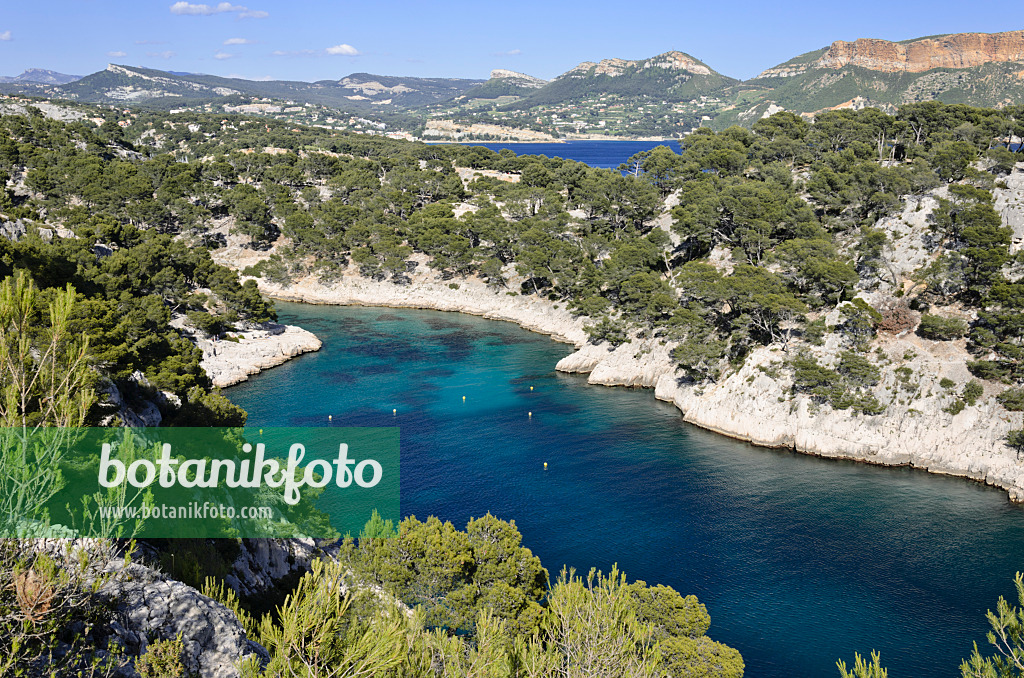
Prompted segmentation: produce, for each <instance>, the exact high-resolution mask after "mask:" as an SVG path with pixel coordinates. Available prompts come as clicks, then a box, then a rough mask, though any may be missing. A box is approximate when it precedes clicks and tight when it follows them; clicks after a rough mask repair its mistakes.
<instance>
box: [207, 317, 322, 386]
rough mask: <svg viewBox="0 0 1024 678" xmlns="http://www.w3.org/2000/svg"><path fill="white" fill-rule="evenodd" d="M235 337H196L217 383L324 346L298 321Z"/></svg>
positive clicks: (232, 380) (232, 381)
mask: <svg viewBox="0 0 1024 678" xmlns="http://www.w3.org/2000/svg"><path fill="white" fill-rule="evenodd" d="M233 336H234V338H235V339H236V340H235V339H233V340H228V339H220V340H217V341H214V340H212V339H208V338H206V337H195V338H194V341H195V342H196V345H197V346H198V347H199V348H200V349H201V350H202V352H203V360H202V363H201V364H202V366H203V369H204V370H206V373H207V374H208V375H210V379H211V380H212V381H213V385H214V386H218V387H224V386H231V385H232V384H237V383H239V382H241V381H245V380H246V379H248V378H249V375H250V374H256V373H258V372H260V371H261V370H265V369H267V368H268V367H275V366H277V365H280V364H281V363H283V362H286V361H287V360H289V359H291V358H294V357H295V356H297V355H301V354H303V353H308V352H310V351H318V350H320V346H321V342H320V340H319V339H318V338H317V337H316V335H315V334H313V333H312V332H310V331H308V330H304V329H302V328H301V327H295V326H294V325H276V326H271V327H270V328H269V329H261V330H251V331H248V332H237V333H233Z"/></svg>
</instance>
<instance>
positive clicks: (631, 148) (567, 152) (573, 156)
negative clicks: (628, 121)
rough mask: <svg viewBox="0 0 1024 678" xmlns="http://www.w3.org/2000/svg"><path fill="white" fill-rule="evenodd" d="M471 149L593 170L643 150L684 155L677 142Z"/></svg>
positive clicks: (508, 145) (571, 143)
mask: <svg viewBox="0 0 1024 678" xmlns="http://www.w3.org/2000/svg"><path fill="white" fill-rule="evenodd" d="M468 145H470V146H484V147H486V148H489V149H491V150H492V151H500V150H501V149H503V148H508V149H511V150H513V151H515V153H516V155H546V156H547V157H549V158H565V159H567V160H576V161H578V162H582V163H586V164H588V165H590V166H591V167H604V168H606V169H614V168H616V167H618V166H619V165H620V164H622V163H624V162H626V160H628V159H629V158H630V156H632V155H634V154H635V153H639V152H640V151H649V150H651V149H652V148H654V147H656V146H668V147H669V148H671V149H672V150H673V151H674V152H676V153H679V152H681V150H682V149H681V148H680V147H679V142H678V141H604V140H598V141H590V140H586V141H583V140H579V141H566V142H564V143H561V144H557V143H556V144H552V143H479V144H468Z"/></svg>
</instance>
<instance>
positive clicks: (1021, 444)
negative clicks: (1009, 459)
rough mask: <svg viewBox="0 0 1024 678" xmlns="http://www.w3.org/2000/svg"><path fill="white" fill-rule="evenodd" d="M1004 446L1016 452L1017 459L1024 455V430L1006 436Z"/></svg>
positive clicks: (1011, 432)
mask: <svg viewBox="0 0 1024 678" xmlns="http://www.w3.org/2000/svg"><path fill="white" fill-rule="evenodd" d="M1006 444H1007V445H1009V446H1010V447H1012V448H1013V449H1014V450H1015V451H1016V452H1017V459H1020V457H1021V455H1022V454H1024V429H1017V430H1016V431H1010V432H1009V433H1007V434H1006Z"/></svg>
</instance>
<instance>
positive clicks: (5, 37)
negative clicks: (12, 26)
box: [0, 31, 11, 42]
mask: <svg viewBox="0 0 1024 678" xmlns="http://www.w3.org/2000/svg"><path fill="white" fill-rule="evenodd" d="M10 40H11V32H10V31H4V32H3V33H0V41H2V42H8V41H10Z"/></svg>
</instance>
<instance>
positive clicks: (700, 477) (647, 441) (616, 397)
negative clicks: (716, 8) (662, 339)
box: [226, 302, 1024, 678]
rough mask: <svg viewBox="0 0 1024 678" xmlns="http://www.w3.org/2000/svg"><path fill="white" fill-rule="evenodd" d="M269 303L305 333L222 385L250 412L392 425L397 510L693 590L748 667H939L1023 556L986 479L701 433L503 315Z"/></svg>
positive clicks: (924, 670) (258, 422)
mask: <svg viewBox="0 0 1024 678" xmlns="http://www.w3.org/2000/svg"><path fill="white" fill-rule="evenodd" d="M278 309H279V313H280V316H281V318H282V320H283V321H285V322H288V323H291V324H297V325H300V326H302V327H305V328H307V329H310V330H311V331H313V332H315V333H316V334H317V335H318V336H319V337H320V338H321V339H322V340H323V342H324V344H323V348H322V349H321V350H320V351H319V352H318V353H312V354H307V355H304V356H300V357H298V358H296V359H294V360H292V361H290V362H288V363H285V364H284V365H282V366H280V367H275V368H274V369H272V370H269V371H267V372H264V373H262V374H259V375H256V376H254V377H252V378H251V379H250V381H249V382H246V383H243V384H240V385H238V386H235V387H232V388H230V389H228V390H227V391H226V394H227V395H228V397H229V398H230V399H231V400H232V401H234V402H236V403H238V404H239V405H241V406H242V407H244V408H245V409H246V410H248V411H249V415H250V419H249V423H250V424H251V425H254V426H326V425H328V415H331V416H332V421H331V422H330V423H331V424H332V425H335V426H388V425H397V426H399V427H400V431H401V440H402V478H401V485H402V513H403V515H416V516H418V517H420V518H421V519H422V518H425V517H426V516H428V515H437V516H439V517H441V518H443V519H445V520H450V521H452V522H453V523H454V524H455V525H456V526H458V527H460V528H461V527H464V526H465V523H466V522H467V521H468V520H469V519H470V518H471V517H477V516H481V515H483V514H484V513H486V512H488V511H489V512H491V513H492V514H494V515H496V516H498V517H500V518H503V519H506V520H515V522H516V525H517V526H518V527H519V529H520V531H521V532H522V534H523V542H524V544H525V545H526V546H527V547H529V548H530V549H532V550H533V551H534V553H536V554H537V555H538V556H539V557H540V558H541V561H542V562H543V564H544V565H545V566H546V567H547V568H548V569H549V571H550V572H551V576H552V578H554V577H556V576H557V573H558V571H559V570H560V569H561V568H562V567H563V566H569V567H575V568H576V569H577V570H578V571H580V572H583V573H585V572H587V571H588V570H589V569H590V568H592V567H597V568H600V569H602V570H604V571H607V570H608V569H609V568H610V567H611V566H612V565H613V564H614V563H618V565H619V567H620V568H621V569H622V570H624V571H625V572H626V574H627V575H628V576H629V578H630V579H631V580H632V579H643V580H645V581H647V582H648V583H651V584H665V585H669V586H672V587H674V588H676V589H677V590H679V591H680V592H682V593H684V594H690V593H692V594H695V595H697V596H698V597H699V598H700V600H701V602H703V603H704V604H705V605H707V607H708V610H709V612H710V614H711V620H712V624H711V629H710V631H709V635H710V636H711V637H712V638H714V639H715V640H719V641H722V642H725V643H727V644H729V645H732V646H734V647H736V648H738V649H739V650H740V652H742V654H743V657H744V660H745V661H746V664H747V671H746V675H747V676H750V677H752V678H783V677H786V678H793V677H807V678H818V677H820V676H838V671H837V670H836V668H835V661H836V660H837V659H839V658H843V659H845V660H846V661H847V663H852V660H853V653H854V652H860V653H862V654H867V653H868V652H870V651H871V650H872V649H877V650H879V651H880V652H881V655H882V660H883V664H885V665H886V666H888V668H889V671H890V674H889V675H891V676H893V677H894V678H899V677H901V676H902V677H918V676H931V677H938V678H943V677H945V678H953V677H954V676H957V675H959V671H958V668H957V667H958V665H959V662H960V660H961V659H962V658H964V657H966V656H968V655H969V654H970V652H971V648H972V643H973V642H974V641H978V642H979V644H980V645H982V646H984V645H985V644H986V643H985V640H984V634H985V631H986V629H987V625H986V622H985V618H984V613H985V610H986V609H989V608H994V607H995V602H996V599H997V598H998V596H999V595H1005V596H1007V597H1010V596H1011V595H1012V594H1013V585H1012V579H1013V575H1014V573H1015V572H1016V571H1017V570H1018V569H1022V566H1024V511H1022V510H1021V509H1020V508H1019V507H1018V506H1015V505H1013V504H1011V503H1010V502H1009V501H1008V500H1007V497H1006V494H1005V493H1004V492H1002V491H998V490H995V489H993V488H989V487H985V486H983V485H980V484H978V483H973V482H970V481H967V480H963V479H958V478H948V477H943V476H936V475H931V474H928V473H925V472H922V471H917V470H911V469H905V468H895V469H893V468H883V467H874V466H868V465H864V464H857V463H854V462H844V461H834V460H825V459H818V458H815V457H810V456H806V455H799V454H794V453H792V452H787V451H780V450H769V449H764V448H756V447H753V446H750V445H747V444H744V443H741V442H738V441H734V440H730V439H728V438H725V437H722V436H719V435H716V434H712V433H709V432H707V431H703V430H701V429H698V428H696V427H693V426H691V425H688V424H686V423H685V422H683V421H682V420H681V417H680V413H679V411H678V410H676V409H675V408H674V407H672V406H670V405H668V404H666V403H661V402H658V401H656V400H655V399H654V398H653V395H652V393H651V392H650V391H642V390H627V389H616V388H605V387H601V386H590V385H588V384H587V383H586V380H585V378H583V377H580V376H574V375H564V374H560V373H557V372H555V371H554V365H555V363H556V362H557V360H558V359H560V358H561V357H563V356H565V355H566V354H567V353H568V352H569V350H570V348H569V347H568V346H565V345H563V344H557V343H555V342H553V341H551V340H550V339H548V338H547V337H544V336H541V335H537V334H533V333H530V332H527V331H525V330H522V329H520V328H518V327H517V326H515V325H512V324H510V323H503V322H495V321H488V320H484V319H481V318H476V317H472V316H463V315H459V314H451V313H440V312H432V311H411V310H392V309H379V308H362V307H352V308H348V307H329V306H308V305H302V304H288V303H281V302H279V303H278ZM531 386H533V387H534V388H533V390H530V387H531ZM463 396H465V397H466V399H465V401H463V400H462V397H463ZM393 409H396V410H397V415H393V414H392V410H393ZM531 412H532V416H530V414H529V413H531ZM544 462H548V469H547V471H545V470H544V466H543V465H544Z"/></svg>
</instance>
